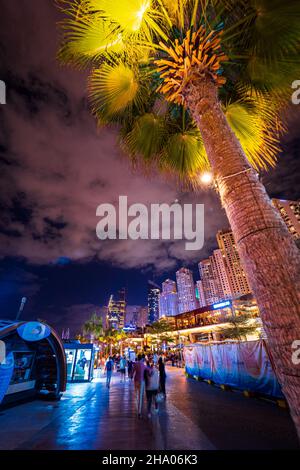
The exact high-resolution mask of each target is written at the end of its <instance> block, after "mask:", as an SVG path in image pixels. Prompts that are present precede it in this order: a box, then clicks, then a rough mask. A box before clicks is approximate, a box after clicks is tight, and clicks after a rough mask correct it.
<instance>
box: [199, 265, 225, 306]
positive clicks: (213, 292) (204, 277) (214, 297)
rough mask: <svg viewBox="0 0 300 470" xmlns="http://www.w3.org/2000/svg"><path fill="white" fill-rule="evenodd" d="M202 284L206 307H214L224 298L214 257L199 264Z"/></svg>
mask: <svg viewBox="0 0 300 470" xmlns="http://www.w3.org/2000/svg"><path fill="white" fill-rule="evenodd" d="M198 267H199V274H200V279H201V282H202V288H203V296H204V299H205V305H212V304H214V303H215V302H219V301H220V299H222V298H223V293H222V290H221V283H220V280H219V278H218V272H217V267H216V262H215V259H214V257H213V256H210V257H209V258H208V259H204V260H202V261H200V263H199V264H198Z"/></svg>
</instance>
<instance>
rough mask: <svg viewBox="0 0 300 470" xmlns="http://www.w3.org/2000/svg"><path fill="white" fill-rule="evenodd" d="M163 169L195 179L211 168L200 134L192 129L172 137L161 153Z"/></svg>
mask: <svg viewBox="0 0 300 470" xmlns="http://www.w3.org/2000/svg"><path fill="white" fill-rule="evenodd" d="M160 164H161V167H162V169H165V170H169V171H171V172H174V173H177V174H179V175H181V176H184V177H187V176H189V177H191V178H192V177H194V176H195V175H196V174H198V173H200V172H202V171H205V170H207V169H208V168H209V163H208V160H207V156H206V152H205V149H204V145H203V141H202V138H201V135H200V132H199V131H198V130H197V129H190V130H186V131H182V132H176V133H174V134H173V135H170V137H169V138H168V140H167V142H166V145H165V146H164V148H163V149H162V152H161V160H160Z"/></svg>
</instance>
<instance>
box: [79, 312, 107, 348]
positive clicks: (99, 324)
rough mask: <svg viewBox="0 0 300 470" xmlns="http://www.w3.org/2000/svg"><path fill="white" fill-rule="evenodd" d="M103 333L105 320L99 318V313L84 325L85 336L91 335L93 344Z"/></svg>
mask: <svg viewBox="0 0 300 470" xmlns="http://www.w3.org/2000/svg"><path fill="white" fill-rule="evenodd" d="M103 331H104V330H103V320H102V317H100V316H99V317H98V315H97V313H93V314H92V316H91V318H90V319H89V320H87V321H86V322H85V323H84V325H83V334H84V335H89V337H90V341H91V343H92V342H93V341H94V339H97V338H98V337H99V336H101V335H102V334H103Z"/></svg>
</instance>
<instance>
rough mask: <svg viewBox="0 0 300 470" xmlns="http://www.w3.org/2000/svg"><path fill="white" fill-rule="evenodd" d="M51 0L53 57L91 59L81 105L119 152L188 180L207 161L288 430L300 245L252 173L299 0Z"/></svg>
mask: <svg viewBox="0 0 300 470" xmlns="http://www.w3.org/2000/svg"><path fill="white" fill-rule="evenodd" d="M58 2H59V4H60V6H61V8H62V9H63V11H64V13H65V15H66V18H65V19H64V20H63V21H62V23H61V31H62V33H63V34H62V36H63V38H62V45H61V48H60V52H59V58H60V59H61V60H62V61H63V62H64V63H69V64H72V65H75V66H77V67H79V68H84V67H91V73H90V77H89V85H88V93H89V97H90V100H91V104H92V110H93V113H94V115H95V116H96V118H97V120H98V122H99V123H100V124H102V123H104V124H106V123H112V122H115V123H118V125H119V128H120V140H121V144H122V146H123V148H124V149H125V151H126V152H127V153H128V154H129V155H130V158H131V159H132V160H133V161H134V162H139V161H143V162H146V164H147V165H149V166H150V167H151V165H153V164H155V165H156V166H157V167H158V168H159V169H160V170H161V171H163V172H167V171H168V172H169V173H175V174H177V175H179V177H180V178H181V179H183V180H184V181H188V182H190V183H191V185H192V186H193V187H195V188H197V187H198V186H199V183H198V182H199V175H200V173H201V172H202V171H203V170H205V169H208V168H211V170H212V173H213V178H214V182H215V186H216V188H217V191H218V192H219V194H220V198H221V202H222V205H223V207H224V208H225V211H226V214H227V216H228V219H229V222H230V225H231V227H232V230H233V234H234V237H235V240H236V243H237V249H238V251H239V254H240V257H241V260H242V262H243V265H244V267H245V271H246V273H247V276H248V280H249V282H250V285H251V288H252V290H253V292H254V294H255V296H256V298H257V302H258V305H259V308H260V312H261V317H262V321H263V325H264V329H265V331H266V333H267V336H268V341H269V349H270V350H271V352H272V355H273V359H274V362H275V363H276V369H277V374H278V378H279V381H280V383H281V385H282V388H283V391H284V393H285V395H286V398H287V400H288V402H289V405H290V409H291V413H292V416H293V419H294V421H295V423H296V426H297V429H298V433H299V435H300V364H299V365H295V364H293V363H292V361H291V353H292V350H291V345H292V343H293V341H294V340H296V339H299V338H300V302H299V292H300V285H299V283H300V272H299V269H300V268H299V266H300V255H299V252H298V250H297V248H296V246H295V243H294V241H293V240H292V238H291V236H290V235H289V233H288V230H287V228H286V226H285V225H284V223H283V221H282V219H281V217H280V215H279V214H278V213H277V212H276V210H275V209H274V208H273V207H272V204H271V201H270V199H269V197H268V196H267V194H266V191H265V189H264V187H263V185H262V184H261V182H260V180H259V177H258V174H257V171H259V170H260V169H266V168H267V167H269V166H270V165H271V166H273V165H274V164H275V161H276V155H277V153H278V151H279V138H280V135H281V133H282V132H283V130H284V126H283V125H282V123H281V122H280V119H279V116H280V114H279V111H280V109H281V108H282V106H286V104H287V102H288V101H289V100H290V95H291V83H292V82H293V81H294V80H295V78H297V77H298V78H299V76H300V61H299V51H300V28H299V19H300V2H299V1H298V0H289V1H288V2H283V1H281V0H128V1H124V0H75V1H69V0H58ZM164 97H165V98H166V101H164V100H163V98H164Z"/></svg>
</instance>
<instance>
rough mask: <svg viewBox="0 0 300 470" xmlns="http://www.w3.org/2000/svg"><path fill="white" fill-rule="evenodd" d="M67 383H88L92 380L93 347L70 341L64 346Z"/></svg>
mask: <svg viewBox="0 0 300 470" xmlns="http://www.w3.org/2000/svg"><path fill="white" fill-rule="evenodd" d="M64 348H65V353H66V361H67V380H68V382H90V381H91V380H92V379H93V370H94V354H95V351H94V347H93V345H92V344H85V343H83V344H81V343H80V342H78V341H77V342H76V341H72V342H70V343H65V344H64Z"/></svg>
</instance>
